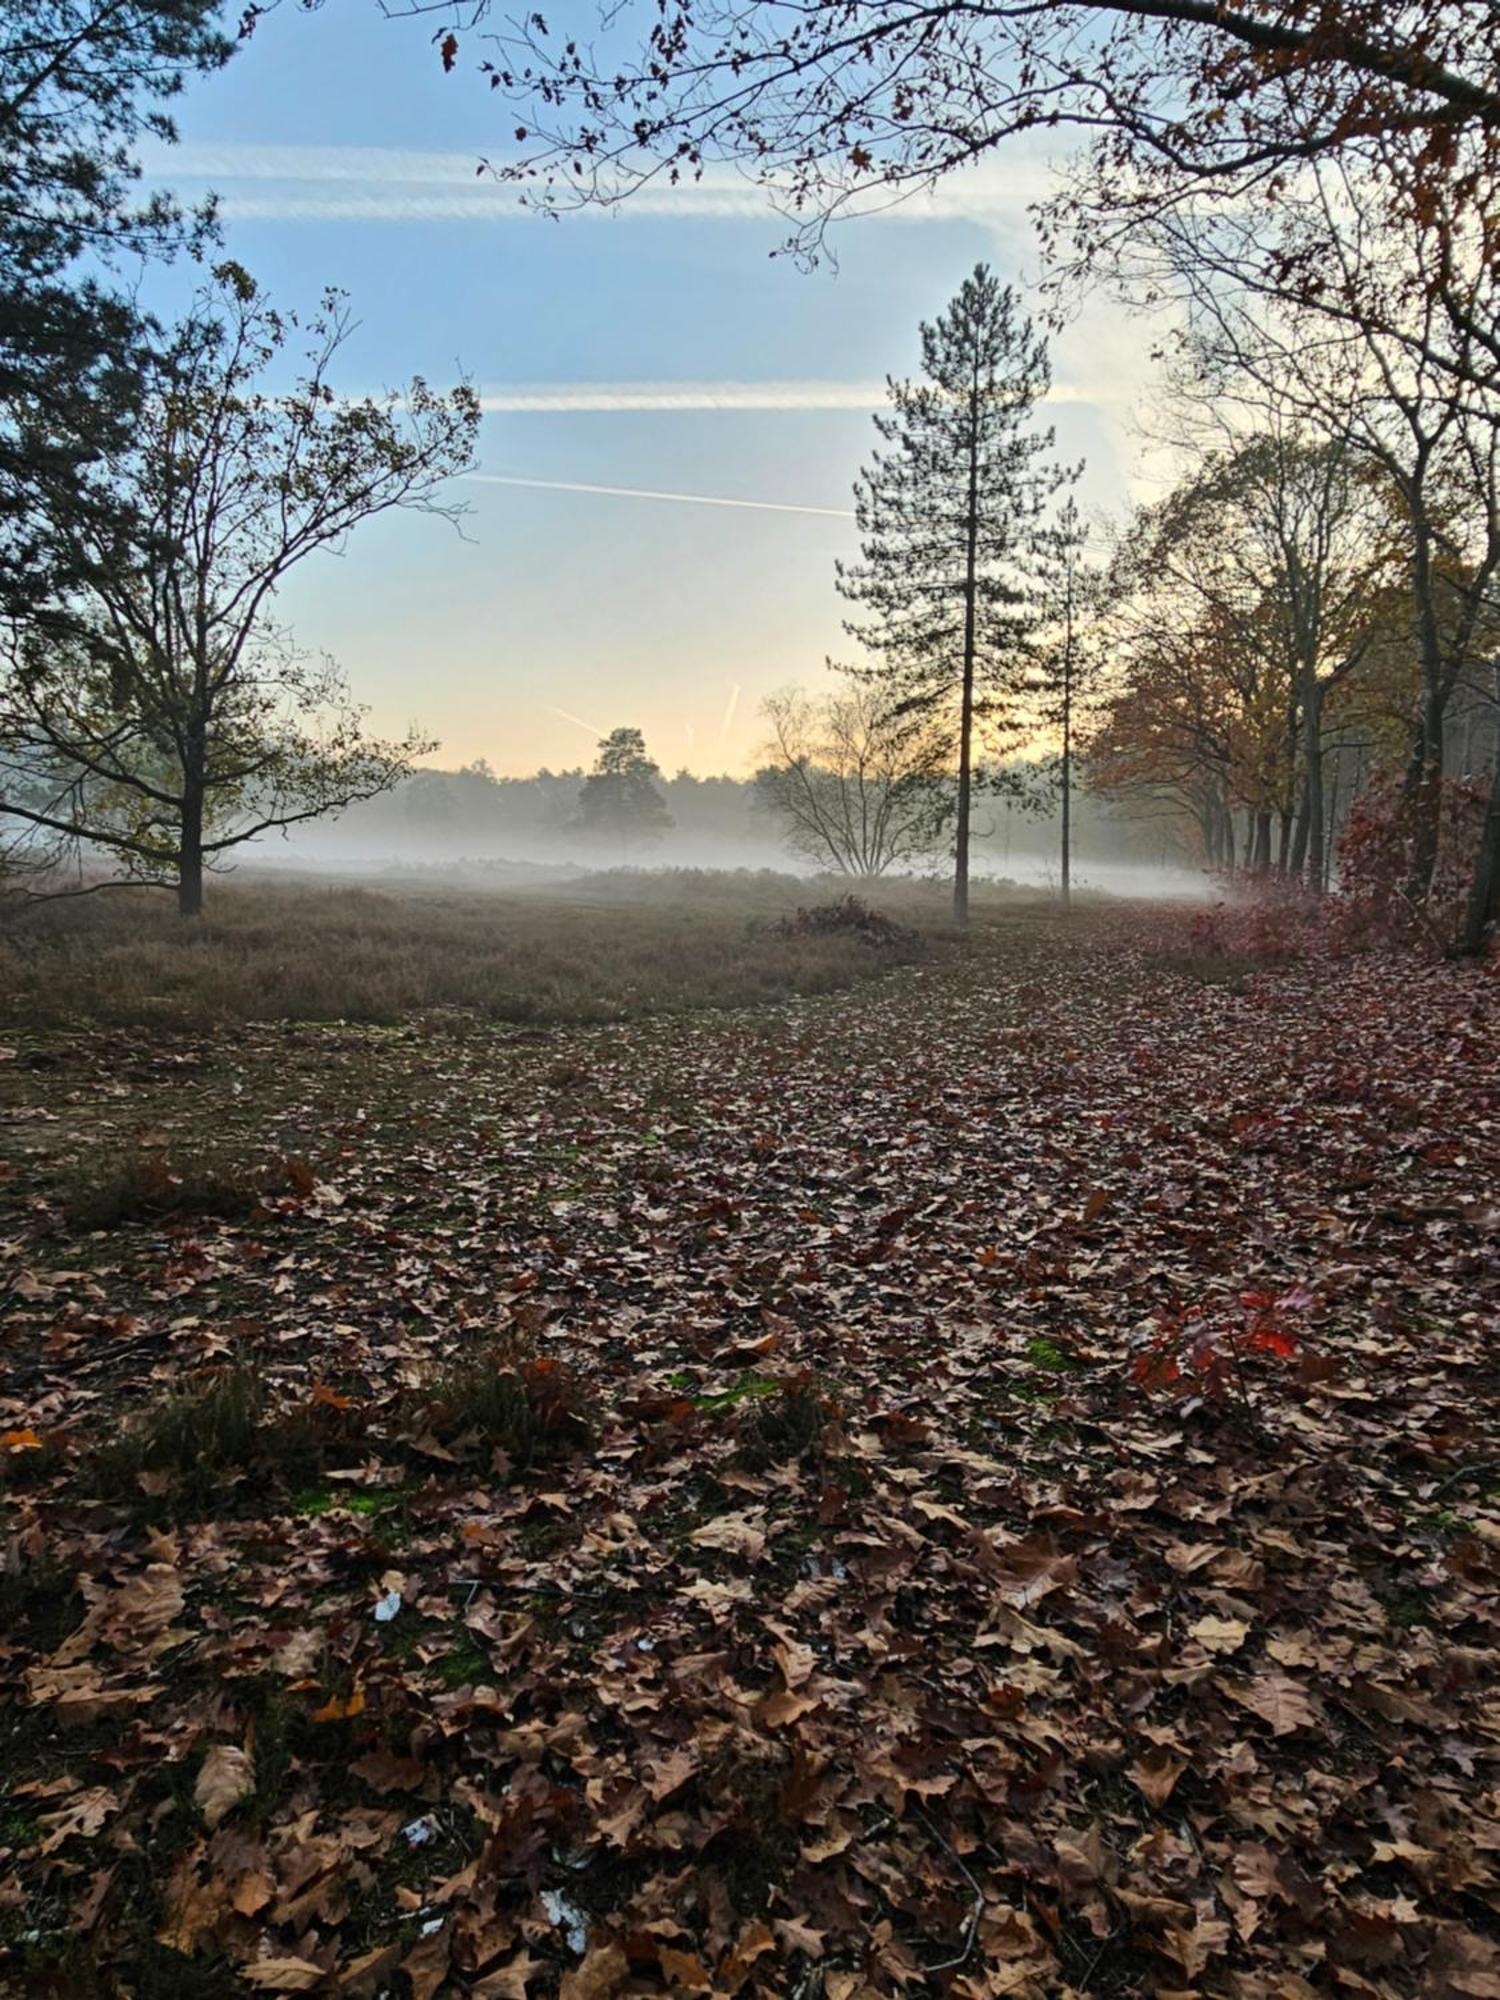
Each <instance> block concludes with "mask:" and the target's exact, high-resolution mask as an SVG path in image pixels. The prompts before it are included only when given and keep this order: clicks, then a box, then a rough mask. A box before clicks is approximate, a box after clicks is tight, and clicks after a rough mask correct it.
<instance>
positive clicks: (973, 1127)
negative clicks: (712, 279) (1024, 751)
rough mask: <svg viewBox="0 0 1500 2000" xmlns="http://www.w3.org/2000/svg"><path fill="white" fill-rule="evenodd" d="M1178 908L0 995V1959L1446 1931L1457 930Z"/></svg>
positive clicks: (911, 1983) (1474, 1073) (1485, 1933)
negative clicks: (641, 982) (1348, 953)
mask: <svg viewBox="0 0 1500 2000" xmlns="http://www.w3.org/2000/svg"><path fill="white" fill-rule="evenodd" d="M1180 923H1181V920H1180V919H1177V918H1173V917H1170V916H1168V915H1165V914H1160V913H1152V912H1133V913H1132V912H1118V913H1114V914H1110V913H1108V912H1095V913H1092V914H1088V915H1084V916H1080V917H1079V918H1077V919H1076V920H1075V921H1074V922H1073V923H1071V924H1069V925H1062V924H1060V923H1058V922H1056V921H1055V920H1044V919H1043V918H1041V917H1040V916H1038V915H1036V914H1034V913H1033V914H1031V915H1026V914H1022V915H1018V916H1015V917H1012V918H1010V919H1007V920H1005V921H1000V922H996V923H994V924H993V925H991V926H989V927H987V928H986V929H984V930H983V931H981V932H980V933H979V934H978V935H977V936H976V938H975V940H974V942H973V944H972V946H971V947H970V948H969V949H968V950H967V951H964V952H961V953H960V952H950V953H948V954H946V955H944V956H943V957H941V958H939V959H936V960H934V961H932V962H930V963H928V964H926V965H923V966H919V967H917V968H915V969H909V970H904V971H898V972H895V973H893V974H891V975H890V976H889V977H888V978H887V979H886V980H884V981H883V982H881V983H880V984H878V985H875V986H868V987H866V988H864V989H862V990H860V991H858V992H856V993H853V994H850V995H844V996H837V997H833V998H829V999H824V1000H815V1001H806V1002H795V1003H792V1004H790V1005H788V1006H785V1007H781V1008H776V1009H768V1010H764V1011H761V1012H754V1013H741V1014H730V1015H718V1016H708V1015H704V1016H698V1017H695V1018H691V1019H688V1020H679V1021H674V1022H670V1023H669V1022H661V1023H645V1024H639V1025H635V1026H630V1027H623V1028H597V1029H588V1028H579V1029H561V1030H556V1031H547V1032H541V1031H537V1032H527V1031H522V1032H517V1031H515V1030H513V1029H505V1028H501V1027H496V1026H477V1025H473V1026H468V1027H466V1026H465V1025H464V1024H463V1023H462V1022H456V1021H454V1020H452V1019H449V1020H448V1021H447V1022H446V1023H445V1024H442V1025H433V1026H424V1025H423V1024H421V1023H417V1024H414V1025H412V1026H411V1027H409V1028H406V1029H403V1030H400V1031H394V1032H393V1031H378V1030H369V1031H358V1030H347V1029H343V1030H341V1029H331V1030H314V1029H306V1028H300V1029H299V1028H296V1027H290V1026H289V1027H281V1028H278V1027H275V1026H260V1027H249V1028H244V1029H237V1030H236V1031H235V1032H234V1034H233V1036H232V1037H226V1038H220V1039H194V1038H193V1037H191V1036H185V1035H182V1036H175V1037H172V1036H169V1037H166V1038H162V1037H159V1036H158V1037H155V1038H149V1037H147V1036H145V1035H143V1034H141V1033H138V1032H136V1031H125V1030H116V1031H109V1032H104V1031H96V1032H87V1033H86V1032H75V1033H71V1034H69V1033H65V1032H54V1033H51V1034H50V1035H48V1036H45V1037H41V1038H35V1037H22V1038H14V1037H13V1038H12V1042H11V1045H8V1047H7V1049H6V1051H5V1054H6V1056H7V1057H8V1060H7V1061H5V1062H4V1064H3V1065H0V1076H3V1078H4V1080H5V1081H4V1089H5V1092H6V1105H7V1109H6V1113H5V1116H6V1120H7V1124H6V1126H5V1128H4V1134H3V1137H4V1142H3V1143H0V1156H3V1157H5V1158H6V1159H8V1161H9V1168H8V1172H9V1176H10V1178H9V1181H8V1184H7V1186H6V1188H5V1189H4V1190H3V1191H0V1195H3V1200H4V1202H5V1207H4V1211H3V1215H4V1230H5V1236H6V1241H5V1244H4V1251H5V1260H6V1261H5V1264H4V1266H3V1268H0V1303H3V1305H4V1333H3V1346H0V1365H3V1375H0V1447H3V1450H0V1455H3V1457H4V1460H5V1471H4V1474H3V1477H4V1479H5V1481H6V1491H5V1506H6V1515H7V1519H6V1529H5V1538H4V1541H3V1544H0V1554H3V1563H0V1792H3V1796H0V1990H7V1991H10V1990H14V1991H18V1992H33V1991H34V1992H49V1991H50V1992H57V1993H80V1994H86V1993H90V1992H95V1991H97V1992H101V1993H102V1992H116V1991H118V1992H125V1993H131V1994H135V1995H141V1996H148V1995H169V1994H170V1995H186V1994H191V1995H217V1994H239V1993H272V1994H276V1993H301V1992H306V1993H313V1994H347V1995H353V1996H359V1995H376V1994H381V1993H390V1994H393V1995H398V1996H405V1995H411V1996H415V2000H432V1996H434V1995H439V1994H443V1995H447V1994H454V1995H459V1994H476V1995H485V1996H490V2000H500V1996H538V2000H543V1997H544V1996H551V1995H554V1994H558V1993H560V1994H561V1995H563V1996H565V1997H566V2000H609V1997H610V1996H617V1995H618V1996H624V1995H631V1994H637V1995H641V1994H657V1993H680V1994H705V1995H728V1996H733V1995H743V1996H745V1997H746V2000H754V1996H761V2000H769V1997H770V1996H799V2000H815V1996H824V2000H857V1996H865V1995H895V1994H900V1993H913V1994H933V1995H939V1994H951V1995H956V1996H963V2000H982V1997H983V1996H994V1995H1022V1996H1027V1995H1037V1996H1043V1995H1054V1994H1066V1993H1068V1992H1075V1993H1080V1994H1099V1995H1112V1994H1156V1995H1166V1994H1178V1995H1186V1994H1202V1995H1225V1996H1236V2000H1259V1996H1265V2000H1271V1997H1272V1996H1275V2000H1297V1996H1302V1995H1313V1994H1325V1993H1327V1994H1334V1993H1337V1994H1349V1995H1371V1996H1401V1995H1422V1996H1425V2000H1439V1996H1447V1995H1457V1996H1461V1997H1462V2000H1494V1996H1496V1995H1500V1944H1497V1939H1500V1891H1497V1884H1500V1799H1497V1791H1496V1758H1497V1752H1500V1700H1497V1695H1496V1682H1495V1667H1496V1663H1497V1631H1496V1623H1497V1615H1500V1599H1497V1594H1496V1583H1497V1579H1500V1505H1497V1497H1500V1465H1497V1464H1496V1463H1495V1454H1496V1450H1497V1447H1496V1444H1495V1435H1494V1428H1493V1418H1494V1413H1495V1407H1496V1394H1497V1387H1500V1378H1497V1372H1496V1350H1495V1338H1496V1330H1497V1303H1500V1234H1497V1232H1500V1207H1497V1198H1496V1193H1495V1190H1496V1186H1497V1167H1500V1072H1497V1065H1496V1056H1497V1032H1496V1029H1497V1000H1500V982H1497V979H1496V977H1495V974H1494V973H1493V971H1491V970H1487V969H1485V968H1482V967H1472V966H1465V967H1455V966H1423V965H1419V964H1412V963H1406V962H1401V961H1397V960H1393V959H1382V958H1378V957H1368V958H1356V959H1350V960H1345V961H1341V962H1306V963H1296V964H1290V965H1286V966H1281V967H1275V968H1268V969H1265V970H1262V971H1255V972H1251V973H1249V974H1248V975H1245V976H1236V977H1227V976H1226V977H1222V978H1221V977H1218V976H1216V975H1215V970H1214V968H1213V966H1212V965H1209V966H1207V967H1205V966H1204V965H1203V964H1201V963H1199V962H1198V961H1196V960H1195V959H1194V958H1193V957H1192V956H1191V951H1190V948H1189V947H1187V946H1186V945H1185V943H1184V937H1183V934H1182V933H1181V932H1180V931H1179V929H1178V926H1179V924H1180ZM210 1147H212V1148H215V1149H218V1150H217V1151H216V1152H214V1153H213V1156H212V1157H211V1158H210V1157H209V1154H208V1153H207V1152H206V1151H205V1149H207V1148H210ZM224 1149H228V1154H230V1155H232V1156H233V1158H234V1160H235V1161H236V1162H237V1164H236V1165H235V1166H234V1167H233V1168H232V1169H228V1168H225V1167H224V1166H223V1164H222V1159H223V1157H224ZM205 1160H207V1164H206V1165H205V1164H204V1161H205ZM192 1161H195V1162H196V1164H190V1163H189V1162H192ZM216 1161H217V1162H218V1164H215V1162H216Z"/></svg>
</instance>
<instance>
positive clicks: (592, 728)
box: [542, 701, 605, 743]
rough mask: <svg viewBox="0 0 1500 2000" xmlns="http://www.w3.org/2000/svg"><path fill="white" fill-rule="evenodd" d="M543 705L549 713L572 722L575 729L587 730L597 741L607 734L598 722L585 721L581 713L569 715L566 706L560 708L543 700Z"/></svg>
mask: <svg viewBox="0 0 1500 2000" xmlns="http://www.w3.org/2000/svg"><path fill="white" fill-rule="evenodd" d="M542 706H543V707H544V708H545V709H546V711H547V713H548V714H549V715H560V716H561V717H562V719H563V721H564V722H571V723H572V725H573V727H574V728H575V729H582V730H585V731H586V732H587V733H588V734H589V735H590V736H592V737H593V739H594V741H595V742H596V743H598V742H599V741H600V740H601V739H602V738H603V736H604V734H605V731H604V730H602V729H601V728H600V727H599V726H598V724H597V723H594V722H585V721H584V719H583V717H582V716H581V715H569V713H568V711H567V710H566V709H565V708H558V707H556V706H555V705H554V704H553V703H552V702H550V701H548V702H543V704H542Z"/></svg>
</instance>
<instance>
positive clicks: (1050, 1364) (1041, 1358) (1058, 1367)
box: [1026, 1333, 1081, 1375]
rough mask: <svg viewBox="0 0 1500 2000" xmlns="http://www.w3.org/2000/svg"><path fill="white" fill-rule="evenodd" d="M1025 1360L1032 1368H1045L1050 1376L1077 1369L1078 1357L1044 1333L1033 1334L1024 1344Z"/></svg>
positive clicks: (1078, 1364)
mask: <svg viewBox="0 0 1500 2000" xmlns="http://www.w3.org/2000/svg"><path fill="white" fill-rule="evenodd" d="M1026 1359H1027V1360H1028V1361H1029V1362H1030V1363H1031V1365H1032V1367H1033V1368H1045V1369H1047V1370H1048V1371H1049V1372H1050V1373H1052V1374H1058V1375H1062V1374H1066V1373H1068V1372H1069V1371H1070V1370H1072V1369H1075V1368H1077V1367H1079V1366H1080V1365H1081V1364H1080V1362H1079V1359H1078V1356H1077V1355H1076V1354H1072V1353H1070V1352H1069V1351H1068V1349H1067V1348H1066V1347H1062V1346H1060V1345H1059V1343H1058V1342H1057V1341H1055V1340H1052V1339H1050V1338H1049V1337H1048V1336H1047V1335H1046V1334H1045V1333H1037V1334H1033V1335H1032V1337H1031V1339H1030V1340H1028V1341H1027V1343H1026Z"/></svg>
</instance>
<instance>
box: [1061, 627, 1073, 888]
mask: <svg viewBox="0 0 1500 2000" xmlns="http://www.w3.org/2000/svg"><path fill="white" fill-rule="evenodd" d="M1072 645H1073V642H1072V635H1071V634H1069V638H1068V647H1067V651H1066V652H1065V653H1064V655H1063V712H1062V713H1063V749H1062V906H1063V908H1064V909H1067V907H1068V903H1069V901H1070V899H1071V896H1072V846H1073V840H1072V837H1073V817H1072V815H1073V663H1072Z"/></svg>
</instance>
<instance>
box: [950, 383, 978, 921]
mask: <svg viewBox="0 0 1500 2000" xmlns="http://www.w3.org/2000/svg"><path fill="white" fill-rule="evenodd" d="M978 588H979V390H978V384H977V382H976V384H975V389H974V396H973V401H972V403H971V405H970V413H969V514H968V520H967V521H966V522H965V550H964V670H963V684H962V686H961V688H960V691H959V715H958V814H957V819H956V822H955V825H954V829H953V918H954V922H955V923H960V924H966V923H967V922H968V921H969V799H970V791H971V788H972V781H971V766H972V763H973V755H974V652H975V641H976V634H977V627H978V617H977V613H978V605H977V603H976V598H977V595H978Z"/></svg>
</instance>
